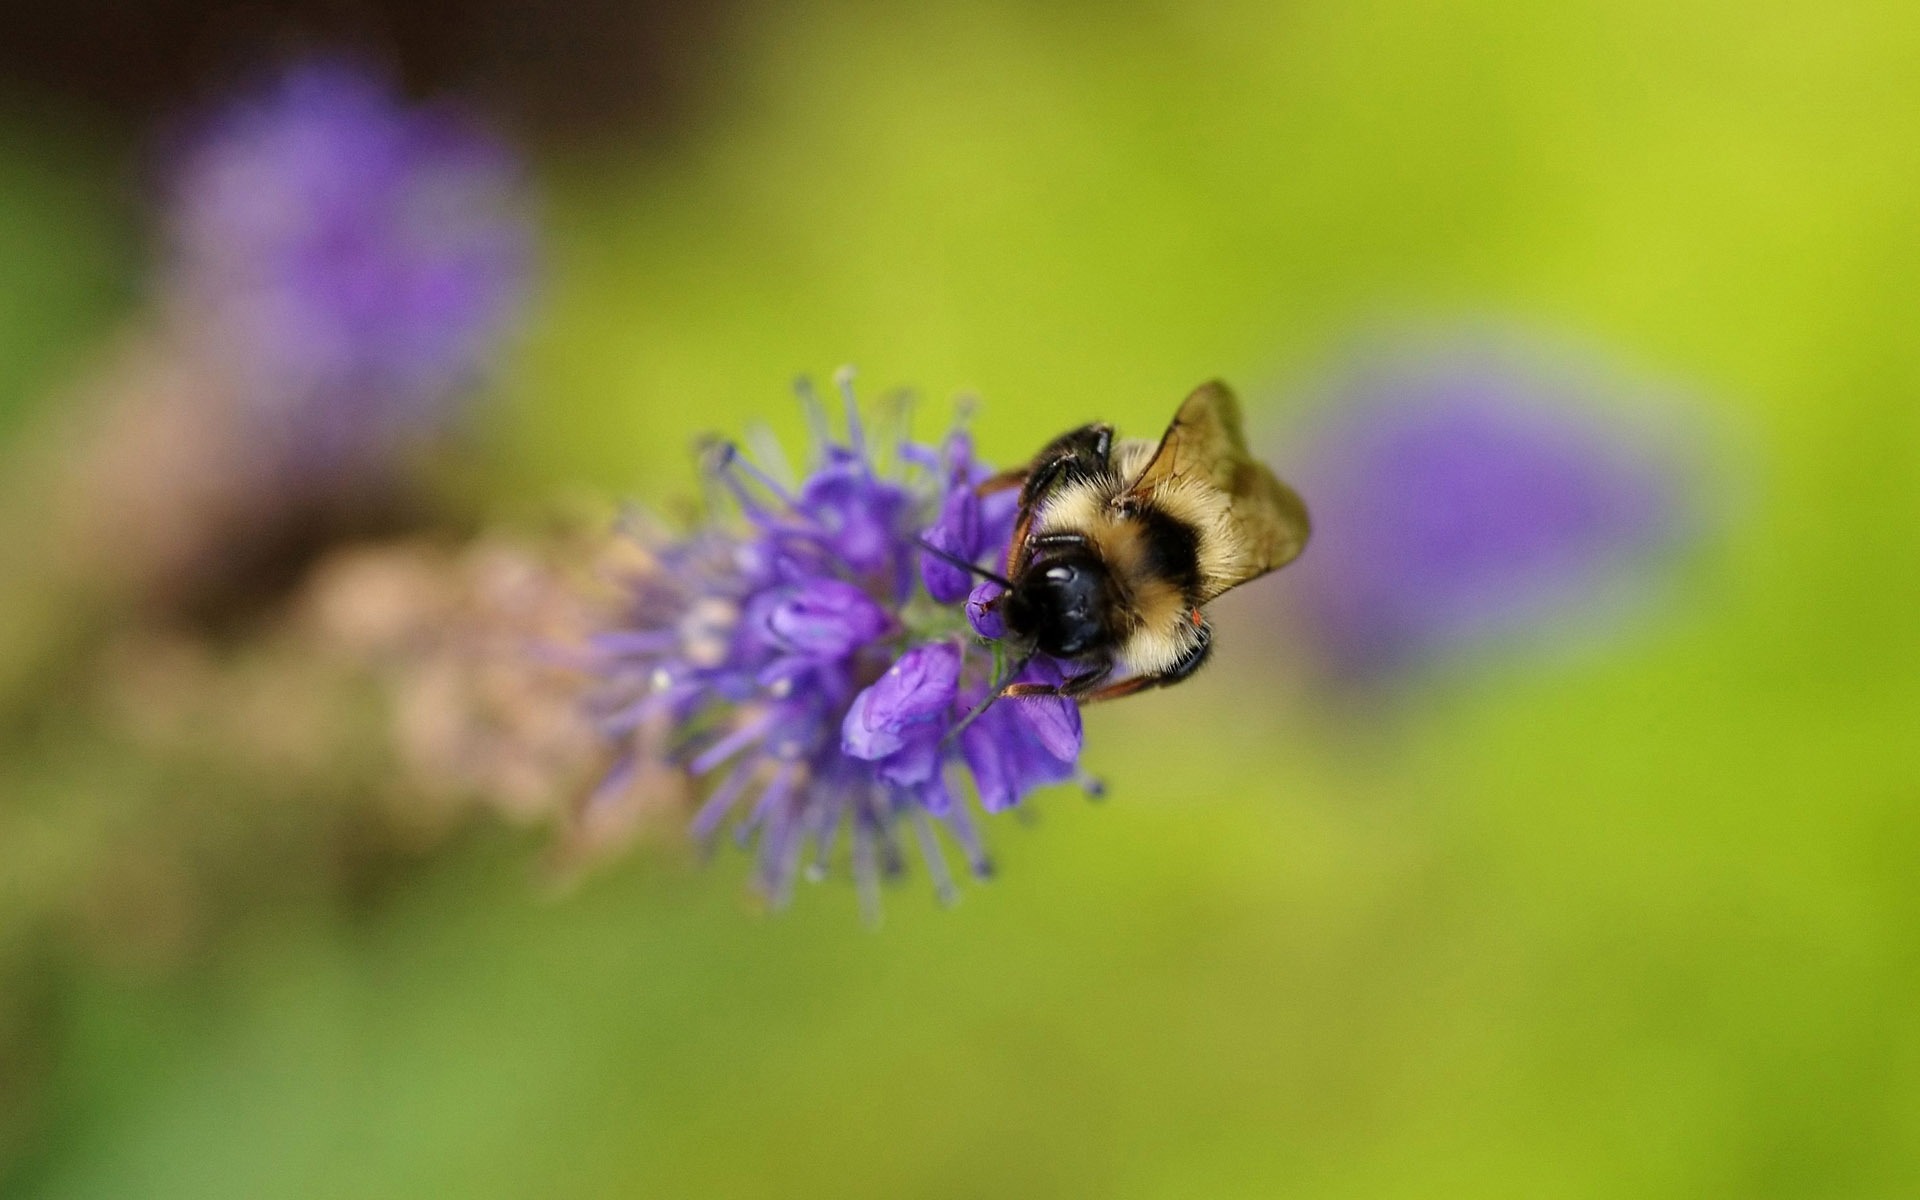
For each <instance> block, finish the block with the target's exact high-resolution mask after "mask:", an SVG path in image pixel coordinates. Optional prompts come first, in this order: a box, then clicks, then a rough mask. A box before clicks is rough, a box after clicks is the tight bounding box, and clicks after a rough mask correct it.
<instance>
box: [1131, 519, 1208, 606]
mask: <svg viewBox="0 0 1920 1200" xmlns="http://www.w3.org/2000/svg"><path fill="white" fill-rule="evenodd" d="M1134 520H1136V521H1138V522H1139V523H1140V542H1141V547H1142V549H1143V550H1144V551H1145V555H1146V562H1145V563H1144V564H1143V565H1144V566H1145V568H1146V571H1145V573H1146V574H1148V575H1150V576H1152V577H1155V578H1159V579H1164V580H1166V581H1167V582H1168V583H1170V584H1172V585H1174V586H1175V587H1177V588H1179V589H1180V592H1181V594H1182V595H1184V596H1187V597H1189V598H1192V597H1194V596H1197V595H1199V593H1200V531H1199V530H1197V529H1195V528H1194V527H1193V526H1192V525H1190V524H1188V523H1187V522H1185V521H1182V520H1180V519H1179V518H1177V517H1174V516H1171V515H1169V514H1167V513H1164V512H1162V511H1161V510H1159V509H1158V508H1155V507H1153V506H1152V505H1143V506H1141V507H1140V508H1139V509H1138V510H1137V511H1136V513H1135V514H1134Z"/></svg>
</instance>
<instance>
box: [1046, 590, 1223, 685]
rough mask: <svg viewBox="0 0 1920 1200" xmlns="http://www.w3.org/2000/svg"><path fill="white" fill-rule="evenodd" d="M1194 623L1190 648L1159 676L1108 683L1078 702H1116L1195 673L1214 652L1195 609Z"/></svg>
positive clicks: (1210, 632)
mask: <svg viewBox="0 0 1920 1200" xmlns="http://www.w3.org/2000/svg"><path fill="white" fill-rule="evenodd" d="M1193 620H1194V629H1195V631H1196V632H1197V633H1198V634H1199V637H1198V638H1197V639H1196V640H1195V642H1194V644H1193V648H1192V649H1190V650H1188V651H1187V652H1186V653H1185V654H1183V655H1181V656H1180V659H1179V661H1178V662H1176V663H1174V664H1173V665H1172V666H1170V667H1168V668H1167V669H1166V670H1164V671H1162V672H1160V673H1159V674H1158V675H1135V676H1132V677H1131V678H1128V679H1122V680H1121V681H1120V682H1118V683H1112V684H1108V685H1107V686H1106V687H1103V688H1101V689H1100V690H1098V691H1095V692H1089V693H1088V694H1087V695H1085V696H1082V697H1080V702H1081V703H1082V704H1092V703H1093V702H1094V701H1096V700H1119V699H1121V698H1122V697H1125V696H1131V695H1133V694H1134V693H1135V692H1141V691H1145V690H1146V689H1148V688H1154V687H1171V686H1172V685H1174V684H1176V683H1179V682H1180V681H1181V680H1182V679H1185V678H1186V677H1187V676H1189V675H1191V674H1193V673H1194V672H1195V671H1198V670H1199V669H1200V667H1201V666H1202V665H1203V664H1204V663H1205V662H1206V661H1207V656H1208V655H1210V654H1212V653H1213V626H1211V625H1209V624H1207V620H1206V618H1205V617H1203V616H1201V615H1200V612H1199V610H1198V609H1196V610H1194V614H1193ZM1069 682H1071V680H1069Z"/></svg>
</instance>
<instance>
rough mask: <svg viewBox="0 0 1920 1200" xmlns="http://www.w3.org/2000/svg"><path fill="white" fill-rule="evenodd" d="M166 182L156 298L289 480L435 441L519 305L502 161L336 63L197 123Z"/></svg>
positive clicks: (522, 258)
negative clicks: (167, 253)
mask: <svg viewBox="0 0 1920 1200" xmlns="http://www.w3.org/2000/svg"><path fill="white" fill-rule="evenodd" d="M171 185H172V186H171V196H170V199H171V212H170V217H171V220H170V230H169V232H170V234H171V237H170V243H171V245H170V249H171V262H170V264H169V267H170V270H169V273H168V277H167V283H168V289H169V294H170V295H171V297H172V298H173V300H174V301H175V303H176V305H177V307H178V308H179V310H180V312H181V314H182V316H183V317H184V319H185V321H186V324H187V327H188V328H189V329H190V330H191V331H192V332H193V334H194V336H196V337H197V338H198V340H199V342H200V343H201V344H202V345H203V347H204V348H205V349H206V350H207V351H208V352H209V353H210V354H212V355H213V356H215V357H216V358H217V359H218V360H219V361H220V362H222V363H224V364H225V365H226V366H227V367H228V368H229V369H230V370H231V371H232V372H233V373H234V374H235V375H236V377H237V382H238V384H239V386H240V389H241V391H242V392H243V393H244V395H245V396H246V397H247V404H248V406H249V412H248V413H247V414H246V415H248V416H250V417H251V418H252V419H253V421H254V424H255V426H256V430H255V433H256V436H258V437H260V438H262V439H264V440H266V441H267V442H268V444H270V446H271V448H272V449H273V450H274V451H275V452H276V453H278V455H279V456H280V457H281V458H282V459H283V460H285V463H286V465H287V467H288V469H289V470H291V471H293V472H294V473H296V474H304V475H308V476H312V475H325V474H331V473H338V472H341V471H363V470H366V469H367V468H368V467H370V466H372V465H375V464H378V463H384V462H388V461H390V460H391V459H392V458H393V457H394V456H395V454H396V451H397V450H404V448H405V447H404V443H405V442H407V441H409V440H414V441H417V440H419V439H421V438H422V437H427V436H431V435H434V434H438V433H441V432H443V431H444V430H445V429H446V427H447V426H448V425H449V424H450V422H451V421H453V420H454V419H455V418H457V417H458V416H459V414H460V409H461V402H462V401H463V400H464V399H466V398H467V397H468V396H469V395H471V394H472V391H473V384H474V383H475V381H476V379H477V378H478V377H479V376H481V375H482V373H483V372H484V370H485V368H486V367H487V366H488V365H489V364H490V363H491V362H492V361H493V359H494V357H495V355H496V353H497V349H498V345H499V342H500V340H501V337H502V335H503V334H504V333H505V332H506V331H507V329H508V327H509V326H510V325H511V324H512V323H513V321H514V320H515V318H516V317H517V316H518V315H519V312H520V310H521V308H522V307H523V303H524V300H525V294H526V291H527V282H528V273H529V266H530V262H531V257H532V254H531V252H532V233H531V229H530V226H529V222H528V220H527V214H526V207H527V206H526V203H525V199H524V196H523V194H522V193H523V182H522V179H521V177H520V172H519V169H518V167H517V165H516V163H515V162H514V159H513V157H512V155H511V154H509V153H508V152H507V150H506V149H505V147H504V146H503V145H501V144H500V143H498V142H496V141H494V140H493V139H492V138H490V137H489V136H487V135H486V134H485V133H484V132H482V131H481V130H480V129H479V128H478V127H477V125H475V124H474V123H472V122H470V121H469V120H468V119H467V118H466V116H465V115H464V114H463V113H461V112H458V111H456V110H453V109H451V108H446V107H428V106H414V105H410V104H408V103H407V102H406V101H405V100H404V99H403V98H401V97H400V96H399V95H398V94H397V93H396V92H395V91H394V89H393V88H392V87H391V86H390V84H389V83H388V82H387V81H386V80H385V79H384V78H382V77H381V76H380V75H379V74H377V73H375V72H372V71H369V70H365V69H363V68H361V67H358V66H356V65H354V64H351V63H348V62H345V61H320V62H309V63H306V64H303V65H297V66H294V67H292V68H290V69H287V70H285V71H283V72H282V73H280V74H279V75H278V76H276V77H274V78H273V79H272V80H270V81H269V82H268V84H267V85H266V86H265V87H263V88H261V89H259V90H257V91H254V92H252V93H250V94H245V95H242V96H240V97H238V98H237V99H235V100H234V101H233V102H231V103H229V104H228V105H227V106H226V107H224V108H222V109H221V110H219V111H217V112H215V113H213V114H211V116H210V117H209V119H207V120H206V121H204V122H203V123H202V125H201V126H200V128H199V129H198V130H197V131H195V132H194V134H193V136H191V137H189V138H188V139H187V141H186V144H185V145H184V147H183V149H182V152H181V154H180V155H179V158H178V161H177V163H176V164H175V169H174V172H173V178H172V181H171ZM396 442H400V443H403V444H402V445H400V446H396V444H395V443H396Z"/></svg>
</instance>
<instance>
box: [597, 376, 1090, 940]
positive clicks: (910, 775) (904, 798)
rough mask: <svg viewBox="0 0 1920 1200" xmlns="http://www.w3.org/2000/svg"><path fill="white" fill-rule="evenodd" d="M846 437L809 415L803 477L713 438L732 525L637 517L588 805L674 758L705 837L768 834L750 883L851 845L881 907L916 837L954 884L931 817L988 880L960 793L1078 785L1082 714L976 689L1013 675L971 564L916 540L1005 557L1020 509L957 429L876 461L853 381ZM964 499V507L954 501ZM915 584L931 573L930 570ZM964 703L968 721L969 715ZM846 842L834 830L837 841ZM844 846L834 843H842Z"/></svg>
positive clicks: (773, 890) (817, 871) (765, 883)
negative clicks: (609, 748)
mask: <svg viewBox="0 0 1920 1200" xmlns="http://www.w3.org/2000/svg"><path fill="white" fill-rule="evenodd" d="M842 389H843V392H844V393H845V399H846V405H847V422H848V435H847V438H846V440H845V441H838V440H835V439H833V438H832V437H831V436H830V435H829V434H827V433H825V432H824V430H825V429H826V422H825V419H824V417H822V416H821V415H820V414H819V411H818V406H817V403H816V402H815V401H814V400H813V399H812V394H811V392H810V391H809V390H808V389H806V388H805V387H804V386H803V387H802V389H801V392H802V397H803V399H805V400H806V402H807V403H808V404H809V406H810V408H811V409H812V411H813V414H814V415H815V417H816V420H815V422H814V427H815V429H816V435H815V444H814V446H813V448H812V452H811V461H810V463H809V465H808V469H807V474H806V477H805V478H804V479H803V480H801V481H800V482H799V483H798V484H797V485H794V484H790V483H785V482H782V481H779V480H777V479H775V478H774V477H773V476H771V475H770V474H768V473H767V472H765V471H763V470H761V469H760V467H758V466H757V465H755V464H754V463H752V462H750V461H748V460H747V459H746V458H744V457H743V456H741V455H740V454H739V453H738V452H737V451H736V450H735V449H734V448H733V447H732V446H721V447H719V448H717V449H716V451H715V452H714V454H713V455H712V457H711V461H710V464H709V466H710V469H711V472H712V475H713V477H714V479H715V480H716V482H717V483H718V485H719V491H720V492H721V494H722V495H723V496H724V497H725V499H726V500H727V504H726V506H725V507H726V508H729V509H731V510H733V511H734V512H735V513H737V514H738V517H739V518H742V519H738V520H735V519H729V518H727V517H726V516H725V515H724V514H714V515H711V516H710V517H709V518H708V519H706V520H704V521H703V522H702V523H701V524H700V525H699V526H698V527H697V528H696V529H694V530H693V531H692V532H690V533H688V534H685V535H683V536H668V535H666V534H664V533H661V532H658V531H657V530H654V529H652V528H650V527H648V528H641V529H636V530H635V531H634V532H635V537H636V540H637V541H638V543H639V545H640V547H641V549H642V552H643V561H642V565H641V567H640V568H639V569H637V570H636V571H635V572H634V573H633V575H632V577H631V579H630V580H629V581H628V586H629V588H630V595H631V604H630V605H629V607H628V609H627V612H626V616H625V619H624V621H622V622H621V623H620V625H619V626H618V627H617V628H613V629H609V630H607V631H605V632H604V633H602V634H601V635H600V636H599V637H598V638H597V639H596V640H595V646H596V648H597V649H596V655H595V662H594V666H595V669H596V671H597V672H598V673H599V675H600V677H601V678H602V680H603V681H604V686H603V687H602V688H601V689H600V691H599V693H598V695H597V696H596V699H595V711H596V713H597V715H598V720H599V722H600V725H601V728H602V730H603V731H604V732H605V733H606V735H607V736H608V737H610V738H612V739H614V740H615V742H616V743H617V744H618V745H619V746H620V747H621V750H622V753H623V754H624V755H625V760H624V762H623V764H622V765H621V766H620V767H617V768H616V769H615V771H614V773H613V775H612V776H610V778H609V781H608V783H607V784H606V785H604V786H603V788H602V793H601V796H600V797H598V798H597V799H596V800H595V801H594V802H590V805H589V808H590V809H591V807H592V805H593V804H594V803H608V802H613V801H612V799H611V798H613V797H617V796H618V795H619V794H620V792H621V790H622V788H623V786H624V784H625V781H626V779H627V778H628V775H629V773H631V772H633V771H634V770H635V769H636V768H637V767H638V766H639V765H640V764H643V763H647V762H658V761H660V760H666V761H668V762H671V763H673V764H676V765H677V766H679V767H681V768H682V769H684V770H685V771H686V772H688V773H689V774H691V775H693V776H695V777H697V778H699V779H700V780H702V781H703V783H704V785H705V787H704V791H705V799H704V801H703V802H702V804H701V806H700V808H699V811H698V812H697V814H696V815H695V817H694V821H693V825H694V830H695V833H696V834H697V835H698V836H700V837H701V838H709V837H711V836H713V835H714V834H715V833H716V832H717V831H718V830H719V829H720V828H721V826H723V825H724V824H726V823H727V822H728V821H732V822H733V823H734V831H735V834H736V837H737V838H738V839H739V840H740V841H741V843H742V844H747V843H749V842H753V841H755V840H756V839H757V846H758V860H759V861H758V873H757V874H758V882H759V885H760V887H761V888H762V890H763V891H764V892H765V893H766V895H767V896H768V897H769V899H771V900H772V901H773V902H774V903H776V904H779V903H784V902H785V900H786V899H787V897H788V896H789V894H790V890H791V887H792V883H793V880H794V877H795V875H796V873H797V871H798V869H799V866H800V863H801V860H802V859H803V857H808V854H809V850H810V852H811V854H810V863H809V868H808V869H809V872H810V873H811V874H814V875H816V876H817V875H822V874H824V873H825V872H826V871H827V869H828V868H829V866H830V864H831V863H832V862H833V861H835V860H836V859H837V858H838V856H839V855H840V854H841V853H842V850H843V849H844V852H845V854H846V857H847V859H848V860H850V862H851V865H852V870H853V875H854V877H855V880H856V882H857V883H858V884H859V885H860V890H861V893H862V896H863V901H864V903H865V904H866V905H867V907H868V909H869V911H871V910H872V907H873V904H874V885H875V883H876V882H877V880H878V879H879V877H880V876H881V875H883V874H892V873H895V872H897V871H898V870H899V869H900V867H901V865H902V863H903V854H902V851H901V842H902V840H903V834H904V833H906V832H907V831H911V836H912V838H913V839H914V840H915V841H917V842H918V844H919V848H920V851H921V853H922V855H923V856H924V857H925V859H926V861H927V863H928V869H929V871H930V872H931V874H932V875H933V878H934V882H935V886H936V888H937V889H938V890H939V892H940V893H941V894H942V895H943V896H946V895H949V894H951V891H952V882H951V879H950V877H949V875H948V873H947V869H946V866H945V863H944V857H943V854H942V851H941V847H940V839H939V837H938V835H937V833H936V828H935V827H936V825H937V826H939V827H941V828H944V829H945V830H946V832H947V833H948V834H949V835H950V836H951V838H952V840H953V842H954V843H955V844H956V845H957V846H958V847H959V849H960V852H961V853H962V855H963V856H964V857H965V859H966V860H967V863H968V864H969V866H970V867H971V869H972V871H973V873H974V874H975V875H977V876H985V875H987V874H988V873H989V870H990V867H989V863H988V858H987V854H986V851H985V848H984V846H983V844H982V842H981V839H980V835H979V833H978V831H977V829H976V828H975V823H974V819H973V816H972V813H971V809H970V805H969V804H968V803H967V801H966V800H965V799H964V797H963V796H962V795H960V794H958V793H957V790H956V788H957V785H958V784H959V783H961V782H963V781H964V780H966V779H971V781H972V784H973V790H974V792H975V794H976V795H977V797H978V801H979V804H980V806H981V807H983V808H985V809H986V810H988V811H998V810H1001V809H1005V808H1009V807H1012V806H1014V805H1016V804H1018V803H1019V802H1020V801H1021V799H1022V798H1023V797H1024V796H1025V795H1026V794H1027V793H1029V792H1031V791H1032V790H1033V789H1035V788H1037V787H1040V786H1043V785H1045V784H1050V783H1057V782H1061V781H1063V780H1068V779H1075V778H1080V779H1082V780H1083V782H1088V781H1086V780H1085V779H1084V777H1083V776H1081V775H1080V773H1079V771H1078V768H1077V767H1076V765H1075V763H1076V760H1077V759H1078V757H1079V753H1080V718H1079V711H1078V709H1077V708H1076V707H1075V706H1074V705H1073V704H1072V702H1070V701H1067V700H1062V699H1055V698H1028V699H1022V700H1010V701H1001V702H998V703H995V704H993V705H991V706H988V707H987V708H986V709H985V711H984V712H981V713H978V714H977V715H975V714H976V709H977V708H978V707H979V706H980V705H981V703H982V702H983V701H984V700H985V699H986V698H987V697H988V696H989V695H990V694H991V693H992V692H994V691H996V690H997V689H998V688H999V687H1000V686H1002V685H1003V684H1004V683H1006V682H1009V681H1010V680H1011V679H1012V678H1013V677H1014V676H1015V671H1016V670H1022V673H1021V674H1019V676H1018V677H1019V678H1023V679H1050V680H1052V681H1054V682H1058V681H1059V678H1060V677H1059V671H1058V667H1057V665H1055V664H1052V663H1050V662H1044V661H1034V662H1030V663H1028V664H1027V665H1026V666H1025V667H1024V669H1019V668H1016V667H1014V666H1012V665H1010V664H1008V663H1007V662H1006V661H1005V660H1004V655H1003V653H1002V651H1001V649H1000V647H999V646H997V645H990V644H983V643H982V642H981V641H980V640H979V639H977V638H976V637H975V636H974V635H973V634H972V632H971V631H970V630H969V628H968V619H967V614H966V610H965V608H964V606H963V604H962V601H964V600H965V598H966V595H967V590H968V589H967V588H966V587H964V586H957V581H956V580H955V579H953V578H951V577H949V576H947V575H943V574H942V570H947V571H952V572H953V573H954V575H957V576H960V577H962V579H964V577H965V575H966V573H965V572H964V571H959V570H958V569H956V568H953V567H952V566H951V564H947V563H943V562H941V561H940V560H939V559H938V558H936V557H934V556H931V555H926V554H924V553H923V552H922V551H921V550H920V548H919V546H918V545H917V544H916V541H915V539H916V538H917V537H922V536H925V537H927V538H928V540H929V541H931V542H933V543H934V544H937V545H939V546H940V547H941V548H942V549H944V550H946V551H948V552H949V553H951V554H954V555H957V556H959V557H961V558H963V559H966V560H969V561H973V560H977V559H978V558H980V557H981V556H983V555H987V554H997V553H1000V552H1002V551H1004V548H1005V546H1006V542H1007V539H1008V538H1009V537H1010V536H1011V534H1012V511H1011V507H1010V505H1009V504H1006V503H1002V502H999V501H997V500H996V501H994V502H992V503H988V504H982V503H981V502H980V501H979V500H978V499H977V498H975V497H974V496H973V490H974V486H975V484H977V483H978V482H979V481H980V480H981V479H983V478H985V477H986V475H987V474H988V473H989V472H988V471H987V470H986V469H985V468H984V467H982V466H980V465H979V464H977V463H975V462H974V460H973V457H972V447H971V442H970V441H969V439H968V438H967V436H966V434H965V433H964V432H961V431H959V430H956V431H954V432H953V433H952V434H950V435H949V436H948V437H947V439H946V441H945V443H944V444H943V445H942V446H941V447H940V448H938V449H936V448H934V447H930V446H924V445H919V444H915V443H911V442H904V441H903V442H901V443H900V444H898V445H895V446H890V447H888V448H887V449H888V453H887V454H886V455H885V457H886V459H887V460H888V461H890V462H892V463H893V464H894V465H893V466H892V467H891V468H888V469H883V468H882V467H881V465H880V463H879V458H880V456H879V455H876V453H875V452H874V450H873V448H871V447H869V446H868V445H867V442H866V436H865V434H864V432H863V431H862V429H861V426H860V423H859V418H858V414H857V411H856V408H855V404H854V399H853V393H852V388H851V384H850V381H849V380H848V379H847V378H845V377H843V379H842ZM962 512H966V513H967V515H965V516H962V517H959V518H956V517H955V515H954V514H956V513H962ZM923 579H924V583H923ZM970 715H973V716H974V718H975V719H972V720H971V721H970V720H969V717H970ZM843 833H844V834H845V835H846V836H845V838H844V839H843V838H842V834H843ZM843 840H844V846H843V845H842V842H843Z"/></svg>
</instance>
